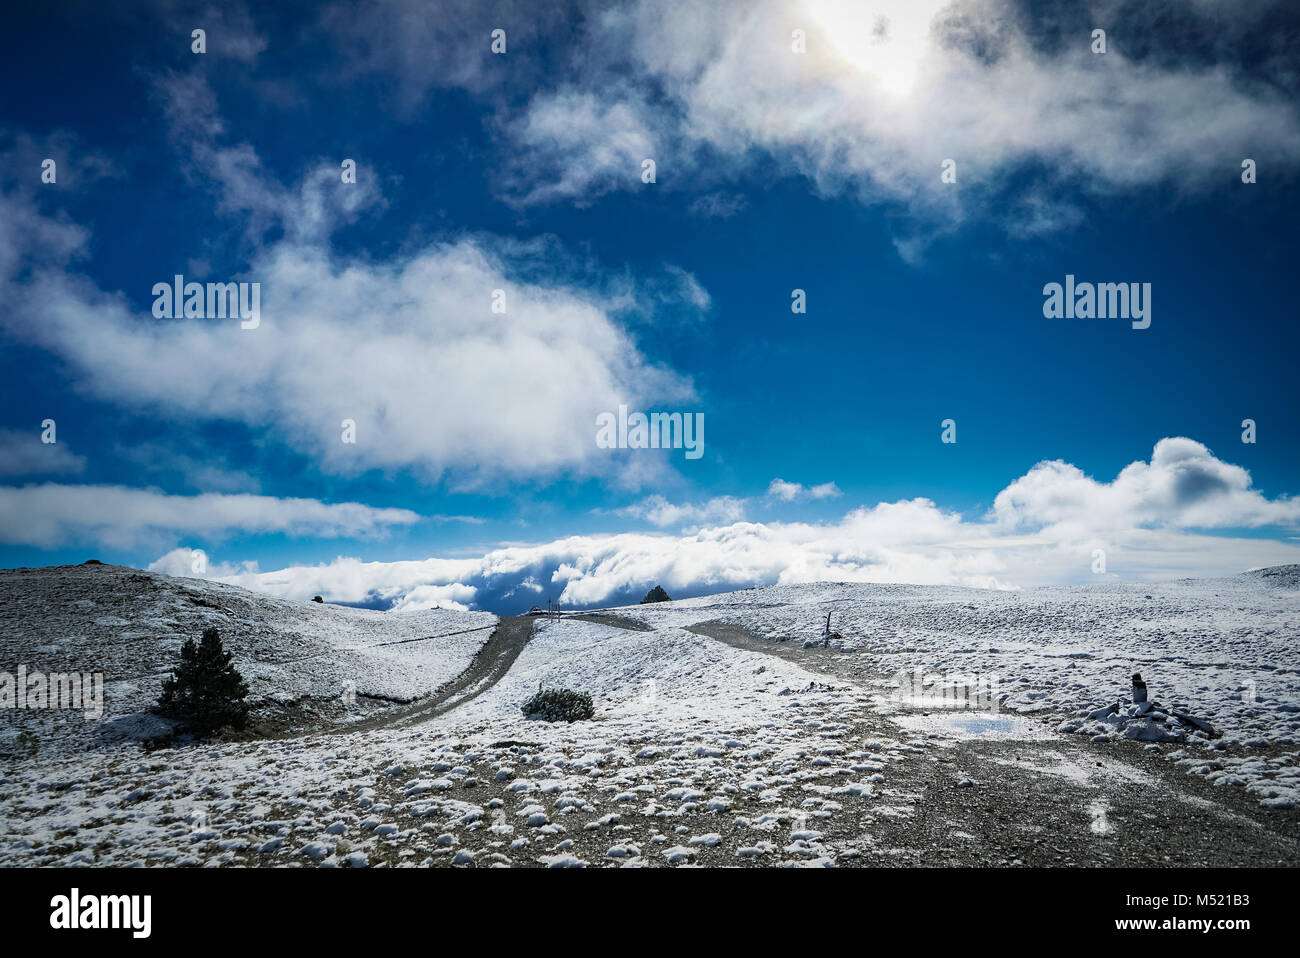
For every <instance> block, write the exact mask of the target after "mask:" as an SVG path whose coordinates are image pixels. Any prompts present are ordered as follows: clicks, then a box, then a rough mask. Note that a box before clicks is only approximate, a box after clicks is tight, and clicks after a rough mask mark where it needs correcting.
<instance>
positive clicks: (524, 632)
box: [332, 615, 536, 733]
mask: <svg viewBox="0 0 1300 958" xmlns="http://www.w3.org/2000/svg"><path fill="white" fill-rule="evenodd" d="M535 621H536V619H533V618H529V617H528V616H523V615H514V616H503V617H502V619H501V621H500V622H498V623H497V627H496V629H495V631H493V633H492V635H491V637H490V638H489V639H488V640H487V641H486V642H485V643H483V647H482V648H481V649H479V650H478V652H477V653H475V655H474V659H473V661H472V662H471V663H470V665H469V668H467V669H466V670H465V671H464V672H462V673H460V675H458V676H456V678H455V679H453V680H452V681H451V682H449V683H448V684H447V685H444V686H443V687H442V688H440V689H438V691H437V692H435V693H434V694H433V695H432V696H430V697H429V698H426V699H421V700H420V701H419V702H415V703H413V704H411V705H408V706H405V707H403V708H400V709H395V710H391V711H386V712H384V713H383V714H381V715H375V716H372V717H371V718H367V719H364V720H363V721H360V722H356V723H354V724H351V725H343V726H339V727H337V728H335V729H332V731H334V732H336V733H349V732H365V731H369V730H371V729H377V728H409V727H410V726H412V725H419V724H420V723H421V722H427V721H428V720H429V719H431V718H436V717H437V716H439V715H442V714H444V713H446V712H450V711H451V710H452V709H454V708H456V707H457V706H458V705H463V704H465V703H466V702H468V701H470V700H471V699H473V698H476V697H477V696H479V695H482V694H483V693H484V692H486V691H487V690H488V689H490V688H491V687H492V686H494V685H496V683H497V682H499V681H501V678H502V676H504V675H505V674H506V673H507V672H509V671H510V666H511V665H513V664H514V661H515V659H516V658H518V657H519V653H520V652H521V651H523V648H524V646H525V645H527V644H528V640H529V638H531V637H532V634H533V623H534V622H535Z"/></svg>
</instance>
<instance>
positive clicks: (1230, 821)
mask: <svg viewBox="0 0 1300 958" xmlns="http://www.w3.org/2000/svg"><path fill="white" fill-rule="evenodd" d="M54 571H55V574H52V575H51V574H50V573H48V572H46V571H42V572H41V573H40V574H39V575H35V574H33V577H34V579H35V581H34V582H32V583H31V588H32V589H33V590H34V592H33V594H34V595H35V594H36V592H35V590H38V589H43V588H46V587H47V586H48V587H49V588H55V586H56V585H57V586H58V588H57V589H56V591H58V592H64V591H66V592H70V593H71V595H72V596H74V598H71V599H67V598H65V599H63V600H61V601H59V602H54V601H52V600H51V599H49V598H47V599H44V600H41V601H42V602H43V604H44V605H45V606H47V607H49V608H53V609H55V610H56V612H57V611H58V610H59V609H61V608H63V607H64V606H67V605H70V604H71V605H73V606H74V607H75V608H76V610H77V611H76V614H75V616H73V617H69V616H68V614H67V613H66V610H65V611H64V612H59V613H58V614H60V615H64V621H65V622H68V623H71V624H69V625H67V626H65V627H64V628H62V629H60V628H59V627H54V626H51V627H48V628H45V632H44V633H43V634H44V635H45V636H46V638H45V639H44V640H42V641H47V642H50V643H51V645H50V650H49V654H51V655H54V654H55V652H56V651H57V650H58V649H59V648H61V646H59V645H58V644H57V643H54V641H53V640H54V637H57V636H59V635H64V634H66V635H68V636H74V637H75V636H78V635H82V633H83V631H84V632H85V636H87V637H83V641H82V643H81V644H80V645H78V644H77V643H73V644H72V645H71V646H70V648H72V649H74V650H76V649H81V650H83V652H84V654H87V655H89V654H91V653H93V649H94V647H93V645H91V644H90V641H91V640H90V639H89V638H88V636H90V635H91V633H90V632H89V631H88V630H89V629H91V628H92V627H93V628H95V629H99V630H101V631H100V632H99V633H98V634H99V635H101V636H103V637H105V638H111V639H114V640H116V641H118V642H119V644H120V642H121V640H122V638H123V634H133V635H140V634H147V635H148V636H152V638H148V639H147V640H141V639H138V638H137V639H136V640H135V642H136V644H138V645H142V647H143V646H149V645H157V644H158V643H161V642H164V641H168V638H167V637H168V636H174V635H178V634H180V633H182V632H184V633H188V632H189V631H190V630H194V629H196V628H198V627H199V626H200V625H202V624H203V623H204V622H206V621H207V617H211V616H222V617H223V618H224V619H225V620H226V621H228V622H231V623H234V624H237V625H238V628H235V627H234V626H233V625H232V626H231V627H230V634H231V637H232V640H233V639H234V638H235V635H236V632H239V631H242V632H243V633H244V637H243V638H241V639H240V640H239V643H240V644H239V645H238V646H237V647H238V648H239V649H241V652H239V653H238V655H240V656H243V657H244V658H245V659H248V658H250V657H251V653H252V652H254V651H255V650H256V649H257V647H258V644H259V643H264V644H265V645H266V646H267V648H268V649H270V650H272V651H275V652H276V654H278V655H279V654H284V653H285V652H286V651H292V652H294V654H295V655H296V654H298V652H300V651H304V650H302V649H297V644H301V643H308V644H311V643H316V645H312V646H311V647H312V648H322V649H324V651H323V652H322V653H320V654H318V655H317V657H316V658H314V659H310V660H307V663H306V664H311V663H316V664H314V665H311V669H309V670H308V671H307V672H306V673H299V672H298V671H297V666H298V664H302V663H298V662H294V661H287V662H286V661H277V662H276V663H274V664H273V663H269V662H268V663H265V668H266V669H268V670H269V669H279V670H281V671H280V672H276V673H274V674H275V675H276V677H277V678H276V681H277V682H278V683H280V684H284V685H289V684H292V683H295V682H306V681H307V679H308V678H309V677H310V676H313V675H315V669H316V668H318V667H319V668H321V669H322V670H323V674H324V675H327V676H334V677H335V678H334V680H336V679H337V676H338V674H339V671H340V669H339V666H338V665H337V663H338V662H340V661H342V658H341V657H343V656H353V657H356V659H357V661H353V660H351V659H349V660H348V661H349V664H348V668H347V669H343V670H342V671H348V669H352V668H360V665H359V664H358V663H359V661H360V660H361V659H364V658H365V657H366V656H375V657H376V658H377V659H378V660H379V661H369V660H367V666H373V668H372V672H373V673H374V674H373V675H372V680H373V681H376V682H389V683H391V684H392V687H397V686H399V685H400V682H399V679H401V678H403V676H401V675H400V674H399V675H396V676H394V675H392V674H390V673H388V672H387V671H385V666H387V665H391V664H394V663H395V662H396V661H401V660H387V659H382V656H383V655H389V654H392V655H398V656H405V655H408V654H414V655H415V656H416V658H414V659H412V660H411V661H412V662H416V663H421V662H422V663H423V666H422V667H424V668H428V669H441V670H442V672H441V674H450V673H452V672H454V671H455V669H456V668H457V667H458V666H460V665H461V664H462V663H464V662H465V661H466V660H467V659H468V657H469V656H470V654H471V653H472V651H473V648H474V647H475V643H476V642H477V641H479V639H478V638H476V635H479V636H481V635H485V634H486V633H487V631H488V630H487V629H486V628H484V629H482V630H481V631H480V632H479V633H477V634H470V635H467V636H451V635H449V634H447V633H443V634H444V636H445V637H444V638H442V639H437V640H428V641H415V642H406V643H405V644H404V645H392V644H391V643H393V642H395V641H403V640H401V639H399V638H397V635H398V631H395V630H406V632H407V633H408V634H409V633H420V632H422V627H421V626H413V625H412V623H415V622H428V623H429V624H431V625H434V626H443V627H450V626H452V625H460V624H465V622H466V620H465V618H464V616H463V615H462V616H460V617H454V618H448V616H452V615H453V614H452V613H442V614H438V613H432V614H429V615H431V616H432V618H429V619H427V620H424V619H418V618H417V617H414V616H412V617H409V618H408V617H406V616H393V615H391V614H390V615H380V614H377V613H365V614H359V613H355V612H353V611H352V610H340V609H330V608H328V607H326V608H321V607H319V606H316V607H311V606H305V607H304V606H302V605H299V604H295V603H288V602H276V601H274V600H267V599H264V598H263V597H260V596H256V595H251V594H250V593H247V592H242V591H240V590H238V589H229V588H225V587H214V586H210V585H209V584H207V583H202V582H192V581H190V580H173V579H165V578H163V577H157V576H142V575H141V574H139V573H134V572H132V571H131V570H124V569H115V570H105V569H99V570H75V569H74V570H66V569H65V570H54ZM21 575H22V573H14V574H13V576H14V577H15V579H18V578H21ZM96 575H104V576H105V578H104V579H101V580H99V581H100V583H101V587H100V588H96V587H94V585H93V583H94V577H95V576H96ZM47 576H48V582H47V583H46V584H45V585H42V584H41V580H42V579H43V578H45V577H47ZM132 576H138V577H139V578H137V579H132V578H131V577H132ZM1277 579H1278V577H1277V576H1261V575H1259V574H1255V573H1252V574H1247V575H1242V576H1236V577H1232V578H1228V579H1217V580H1205V581H1199V582H1193V581H1180V582H1173V583H1167V584H1162V585H1138V586H1134V585H1125V584H1120V583H1114V582H1110V583H1099V584H1097V585H1093V586H1086V587H1078V588H1059V589H1039V590H1032V591H1026V592H1018V593H1009V592H994V591H980V590H973V589H957V588H948V587H927V586H880V585H862V584H840V583H815V584H809V585H786V586H775V587H771V588H765V589H751V590H745V591H742V592H734V593H728V594H725V595H717V596H710V597H707V598H698V599H688V600H681V601H677V602H664V603H658V604H655V605H651V606H640V605H638V606H630V607H627V608H621V609H617V610H608V611H606V612H604V613H596V614H575V615H573V616H570V617H565V618H561V619H558V620H548V619H536V620H533V619H507V620H504V621H503V622H502V623H501V625H502V628H501V629H500V630H499V633H498V635H501V634H504V633H507V632H510V631H511V630H515V629H527V630H531V638H526V640H525V641H523V642H522V644H521V645H519V646H518V647H517V648H516V649H515V651H517V653H518V654H517V657H515V658H513V659H511V660H509V661H507V662H506V664H505V665H503V666H502V667H501V668H499V669H495V670H494V669H492V668H489V667H488V666H489V664H490V663H486V662H482V661H480V660H482V659H492V660H493V661H498V662H502V661H506V660H505V659H504V658H503V657H500V656H494V655H493V654H490V653H489V652H488V651H487V650H486V649H485V651H484V654H483V655H482V656H480V657H479V659H476V660H475V662H476V663H477V664H476V665H475V667H473V668H471V669H470V670H469V673H468V675H469V678H468V679H467V678H466V677H465V676H463V675H462V677H461V681H462V682H466V681H468V682H469V684H468V685H467V686H466V688H465V693H466V694H463V695H459V696H458V697H457V699H456V704H455V707H452V708H450V709H448V710H445V711H439V712H436V713H435V712H433V711H429V712H424V713H420V712H415V713H406V714H403V713H400V712H399V713H389V714H386V715H383V716H379V717H377V718H376V720H375V721H374V722H370V723H366V724H365V725H364V726H363V727H361V728H353V729H351V730H349V731H348V732H347V733H346V734H342V735H340V734H321V733H313V734H307V735H303V736H300V737H295V738H291V739H279V740H277V739H272V740H259V741H240V742H218V743H211V744H203V745H190V746H186V747H181V748H169V749H161V750H159V751H155V752H153V753H148V754H146V753H143V752H141V751H140V750H138V749H136V748H134V747H124V748H120V749H109V750H104V751H99V752H95V753H91V754H65V755H62V756H59V755H54V756H51V757H50V758H49V759H46V758H45V754H46V753H45V752H44V750H42V752H41V753H40V755H39V756H38V757H37V759H36V761H10V762H7V763H6V764H5V773H6V774H5V775H4V776H3V777H2V778H0V865H78V864H94V865H107V864H141V865H173V864H187V865H207V866H221V865H254V866H283V865H298V866H305V867H360V866H386V867H403V866H406V867H409V866H416V865H451V866H456V867H466V868H469V867H510V866H521V865H527V866H548V867H642V866H647V865H656V866H670V867H675V866H688V865H778V864H779V865H799V866H817V867H821V866H837V865H854V864H867V865H873V866H876V865H892V864H912V865H933V864H982V865H1018V864H1029V865H1071V864H1075V865H1134V864H1137V865H1148V866H1157V867H1169V866H1172V865H1179V866H1201V865H1230V866H1231V865H1289V866H1294V865H1295V864H1296V861H1297V852H1296V849H1297V848H1300V814H1297V812H1296V809H1297V808H1298V807H1300V670H1298V668H1297V656H1296V651H1297V646H1298V645H1300V638H1298V637H1300V628H1298V626H1300V592H1297V591H1296V590H1295V589H1292V588H1287V587H1279V586H1278V585H1277V584H1276V580H1277ZM60 583H61V585H60ZM8 588H9V587H8V586H6V589H8ZM119 592H121V593H122V595H126V596H129V597H130V598H129V600H127V601H126V602H125V603H123V602H121V601H119V603H118V605H116V606H114V605H113V596H114V595H115V594H117V593H119ZM4 595H5V602H4V606H3V609H4V612H5V614H6V615H10V614H11V613H12V612H13V609H12V600H11V598H10V596H11V592H9V591H6V592H4ZM92 596H93V597H92ZM198 601H202V602H205V603H215V606H210V605H197V604H196V602H198ZM82 602H90V603H92V605H91V606H89V607H84V608H83V607H82V606H80V605H77V603H82ZM101 604H102V605H101ZM133 610H135V611H133ZM139 610H144V611H143V612H142V611H139ZM223 610H224V611H223ZM827 612H830V614H831V617H832V620H831V627H832V629H833V630H834V631H835V632H838V633H839V637H838V638H831V639H830V641H828V642H827V641H824V640H823V638H822V636H823V630H824V626H825V621H826V614H827ZM40 614H41V608H40V606H37V607H36V611H35V613H34V614H33V613H32V612H31V611H28V612H25V613H24V614H23V616H22V617H21V618H22V619H23V621H27V620H28V619H31V620H33V621H34V620H36V619H39V617H40ZM110 616H111V617H115V618H114V620H113V621H112V622H107V623H105V624H102V625H95V623H96V622H98V621H99V620H100V619H108V618H109V617H110ZM317 616H319V617H320V618H317ZM117 618H120V619H123V620H127V621H129V622H130V623H131V624H130V625H129V626H127V625H119V624H116V619H117ZM483 618H487V617H483ZM214 621H216V620H214ZM478 621H481V619H476V618H474V617H472V616H471V617H469V620H468V624H469V625H470V626H473V625H474V624H475V623H476V622H478ZM5 622H6V623H7V624H6V625H5V629H4V632H5V634H6V636H7V637H8V636H10V633H11V632H12V631H13V622H12V620H11V619H9V618H6V619H5ZM77 623H82V625H77ZM370 630H373V631H370ZM345 634H346V638H341V636H343V635H345ZM524 635H525V637H526V636H527V633H524ZM8 640H9V639H7V641H8ZM29 641H31V642H35V641H36V640H34V639H33V640H29ZM497 641H498V640H497V639H494V640H493V642H494V643H495V642H497ZM456 643H464V644H456ZM345 645H346V646H349V647H348V648H346V649H344V648H343V647H344V646H345ZM232 646H234V642H233V641H232ZM426 646H427V647H428V648H429V649H431V650H432V649H443V652H442V653H440V654H441V655H443V656H444V658H445V661H444V659H443V658H439V656H438V655H434V654H432V652H430V653H429V654H428V655H427V661H425V660H422V659H420V656H422V655H424V654H425V653H424V652H422V651H417V650H422V649H424V648H425V647H426ZM295 650H296V651H295ZM67 654H72V653H67ZM151 654H153V655H155V656H158V655H160V653H158V652H156V651H155V652H153V653H151ZM458 656H459V657H458ZM118 657H119V658H123V659H125V657H124V656H120V655H119V656H118ZM163 658H165V656H164V657H163ZM154 661H155V662H156V661H157V658H155V660H154ZM913 670H920V671H921V672H922V673H923V675H924V685H925V688H926V689H932V688H937V687H938V686H939V685H941V684H942V683H943V682H945V681H947V680H949V679H951V678H952V677H953V676H955V675H970V674H972V673H978V674H981V675H985V676H988V677H990V678H993V679H995V680H996V682H997V686H996V688H997V690H998V693H999V694H998V700H997V703H996V704H995V705H993V706H992V707H988V708H982V709H961V710H954V709H951V708H947V707H941V706H934V705H933V704H927V703H926V702H925V701H924V700H923V701H920V702H917V701H909V700H906V699H900V697H899V695H898V694H897V693H898V691H899V688H898V685H897V682H896V680H897V677H898V676H899V674H900V673H910V672H912V671H913ZM1132 671H1141V672H1142V673H1143V675H1144V676H1146V678H1147V680H1148V682H1149V684H1150V687H1151V695H1152V698H1153V699H1157V700H1159V701H1160V702H1161V703H1164V704H1166V705H1169V706H1170V707H1173V706H1182V707H1184V708H1185V709H1186V710H1187V711H1188V712H1189V713H1190V714H1193V715H1196V716H1199V717H1201V718H1204V719H1208V720H1209V721H1210V722H1212V723H1213V726H1214V730H1215V731H1214V734H1212V735H1211V734H1207V733H1203V732H1202V731H1200V730H1197V729H1188V728H1181V727H1179V728H1174V727H1173V725H1172V723H1171V726H1170V728H1169V729H1168V730H1167V731H1168V737H1166V738H1161V739H1159V740H1155V741H1153V740H1148V739H1145V738H1137V737H1134V736H1130V735H1126V734H1125V726H1124V725H1123V724H1119V722H1120V720H1119V719H1118V718H1117V716H1116V715H1115V713H1114V712H1113V711H1108V712H1107V714H1106V715H1104V716H1102V717H1101V718H1099V719H1096V720H1094V719H1092V718H1090V713H1092V712H1093V711H1097V710H1098V706H1099V705H1101V706H1106V705H1107V703H1109V704H1110V706H1114V705H1115V704H1116V702H1117V700H1120V699H1124V700H1125V701H1127V698H1126V697H1127V696H1128V695H1129V694H1130V689H1129V685H1128V680H1129V676H1130V674H1131V672H1132ZM359 684H360V683H359ZM275 687H277V686H276V685H275V684H274V683H266V682H264V683H263V694H269V692H268V691H267V690H269V689H273V688H275ZM376 687H377V686H376ZM539 687H547V688H554V687H567V688H572V689H575V690H578V691H583V692H586V693H589V694H590V695H591V696H592V698H593V699H594V702H595V708H596V714H595V716H594V718H593V719H591V720H589V721H579V722H574V723H572V724H569V723H564V722H558V723H554V724H551V723H547V722H544V721H541V720H538V719H535V718H531V717H528V716H525V715H524V714H523V713H522V710H521V709H520V705H521V704H522V703H523V702H524V701H525V700H526V699H527V698H528V697H529V696H531V695H532V694H533V693H535V692H536V691H537V690H538V688H539ZM322 691H323V692H324V693H325V694H331V692H332V690H331V689H330V687H329V685H328V682H326V683H324V688H323V690H322ZM142 698H147V697H145V696H142ZM1142 721H1144V722H1149V721H1150V720H1148V719H1143V720H1142ZM91 724H93V723H91ZM1221 786H1226V787H1221Z"/></svg>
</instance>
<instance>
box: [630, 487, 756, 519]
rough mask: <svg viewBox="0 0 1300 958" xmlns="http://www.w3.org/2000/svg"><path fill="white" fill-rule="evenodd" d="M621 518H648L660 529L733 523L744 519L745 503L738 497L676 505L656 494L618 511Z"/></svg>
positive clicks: (722, 497) (718, 497)
mask: <svg viewBox="0 0 1300 958" xmlns="http://www.w3.org/2000/svg"><path fill="white" fill-rule="evenodd" d="M616 514H617V515H620V516H630V517H632V518H634V519H645V520H646V521H647V522H651V523H653V524H654V525H657V526H680V525H686V524H689V523H700V522H719V521H722V522H733V521H735V520H737V519H742V518H744V515H745V501H744V500H743V499H738V498H736V497H735V496H716V497H714V498H712V499H709V500H707V501H705V502H698V503H687V502H683V503H673V502H670V501H669V500H668V499H667V498H666V497H664V496H662V495H660V494H658V493H655V494H654V495H650V496H647V497H646V498H645V499H643V500H641V501H640V502H636V503H633V504H632V505H630V506H625V507H624V508H622V509H618V510H616Z"/></svg>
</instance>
